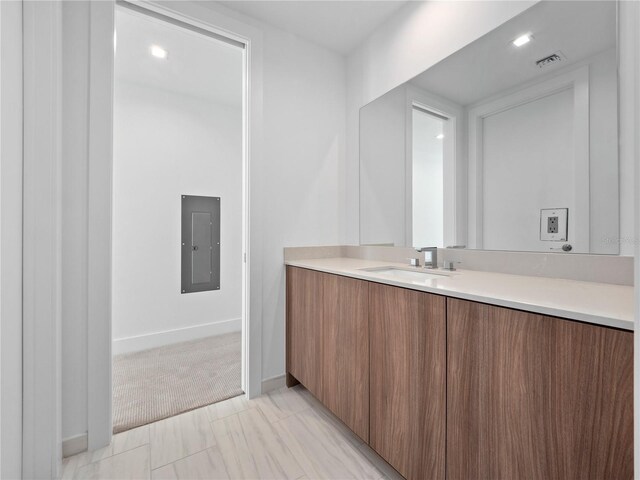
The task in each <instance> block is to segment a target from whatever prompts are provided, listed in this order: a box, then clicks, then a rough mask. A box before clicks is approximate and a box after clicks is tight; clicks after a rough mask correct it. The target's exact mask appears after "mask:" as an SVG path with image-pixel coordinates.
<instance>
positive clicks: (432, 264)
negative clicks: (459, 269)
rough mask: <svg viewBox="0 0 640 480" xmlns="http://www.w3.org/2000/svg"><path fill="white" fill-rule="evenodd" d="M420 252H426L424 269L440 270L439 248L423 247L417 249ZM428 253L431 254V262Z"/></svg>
mask: <svg viewBox="0 0 640 480" xmlns="http://www.w3.org/2000/svg"><path fill="white" fill-rule="evenodd" d="M416 250H417V251H418V252H421V253H422V252H425V256H424V268H438V247H422V248H416ZM426 252H429V260H427V255H426Z"/></svg>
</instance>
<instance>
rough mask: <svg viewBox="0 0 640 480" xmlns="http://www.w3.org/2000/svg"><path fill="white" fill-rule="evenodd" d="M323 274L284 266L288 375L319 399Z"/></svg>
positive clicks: (320, 386)
mask: <svg viewBox="0 0 640 480" xmlns="http://www.w3.org/2000/svg"><path fill="white" fill-rule="evenodd" d="M324 280H325V275H324V274H323V273H320V272H316V271H313V270H305V269H303V268H292V267H287V331H286V337H287V340H286V341H287V359H286V363H287V373H288V374H290V375H293V376H294V377H295V378H296V380H298V381H299V382H300V383H302V384H303V385H304V386H305V387H306V388H307V390H309V391H310V392H311V393H313V394H314V395H315V396H316V397H317V398H322V369H321V368H320V365H321V364H322V317H323V315H324V308H323V302H324Z"/></svg>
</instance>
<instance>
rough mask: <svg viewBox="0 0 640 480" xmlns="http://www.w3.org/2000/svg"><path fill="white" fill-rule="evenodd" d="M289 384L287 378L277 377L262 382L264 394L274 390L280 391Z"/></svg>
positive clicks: (283, 376)
mask: <svg viewBox="0 0 640 480" xmlns="http://www.w3.org/2000/svg"><path fill="white" fill-rule="evenodd" d="M286 384H287V382H286V376H285V375H284V374H282V375H276V376H275V377H271V378H265V379H264V380H262V393H263V394H265V393H269V392H271V391H273V390H278V389H279V388H282V387H284V386H285V385H286Z"/></svg>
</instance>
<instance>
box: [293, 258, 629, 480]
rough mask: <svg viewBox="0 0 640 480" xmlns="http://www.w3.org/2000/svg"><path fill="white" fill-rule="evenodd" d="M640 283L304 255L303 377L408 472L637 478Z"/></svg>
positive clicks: (299, 307) (299, 272)
mask: <svg viewBox="0 0 640 480" xmlns="http://www.w3.org/2000/svg"><path fill="white" fill-rule="evenodd" d="M393 270H396V271H397V272H402V271H406V272H408V273H409V275H407V276H403V274H402V273H400V274H398V273H397V272H396V273H390V271H393ZM411 274H415V275H411ZM420 274H426V275H430V276H428V277H425V278H424V279H421V277H420V276H419V275H420ZM433 276H435V277H436V278H435V279H434V278H431V277H433ZM632 291H633V288H632V287H628V286H620V285H608V284H598V283H589V282H580V281H571V280H561V279H550V278H540V277H538V278H535V277H524V276H518V275H506V274H497V273H490V272H474V271H468V270H465V271H457V272H443V271H442V270H435V271H431V272H425V270H424V269H420V268H410V267H405V266H403V265H401V264H390V263H389V262H374V261H368V260H361V259H352V258H337V259H336V258H334V259H315V260H294V261H288V262H287V277H286V296H287V297H286V308H287V314H286V322H287V324H286V343H287V353H286V355H287V356H286V364H287V365H286V371H287V384H288V385H289V386H292V385H294V384H296V383H297V382H300V383H302V384H303V385H304V386H305V387H306V388H307V389H308V390H309V391H310V392H311V393H312V394H313V395H314V396H315V397H316V398H318V399H319V400H320V401H321V402H322V403H323V404H324V405H325V406H327V408H329V409H330V410H331V411H332V412H333V413H334V414H335V415H336V416H337V417H338V418H340V419H341V420H342V421H343V422H344V423H345V424H346V425H347V426H348V427H349V428H350V429H351V430H353V431H354V432H355V433H356V434H357V435H358V436H359V437H360V438H361V439H362V440H364V441H365V442H366V443H367V444H369V445H370V446H371V448H373V449H374V450H375V451H376V452H377V453H378V454H379V455H380V456H381V457H382V458H384V459H385V460H386V461H387V462H388V463H389V464H391V465H392V466H393V467H394V468H395V469H396V470H397V471H398V472H399V473H401V474H402V475H403V476H404V477H406V478H408V479H427V478H428V479H436V478H445V477H446V478H449V479H470V478H509V479H517V478H576V479H577V478H602V479H605V478H616V479H623V478H625V479H626V478H629V479H630V478H632V477H633V381H632V377H633V371H632V361H633V359H632V357H633V332H632V329H633V311H632V295H633V293H632ZM490 292H493V293H490ZM550 292H554V293H553V294H550Z"/></svg>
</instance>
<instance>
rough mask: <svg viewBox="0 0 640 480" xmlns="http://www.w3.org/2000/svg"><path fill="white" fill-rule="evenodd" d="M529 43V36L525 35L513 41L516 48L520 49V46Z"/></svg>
mask: <svg viewBox="0 0 640 480" xmlns="http://www.w3.org/2000/svg"><path fill="white" fill-rule="evenodd" d="M530 41H531V35H529V34H528V33H527V34H525V35H520V36H519V37H518V38H516V39H515V40H514V41H513V44H514V45H515V46H516V47H521V46H522V45H524V44H525V43H529V42H530Z"/></svg>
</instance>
